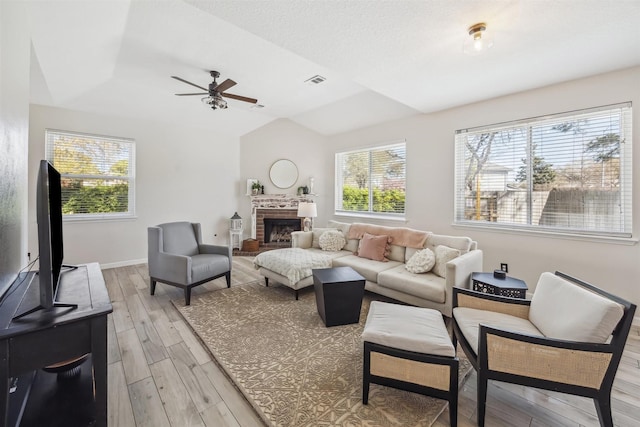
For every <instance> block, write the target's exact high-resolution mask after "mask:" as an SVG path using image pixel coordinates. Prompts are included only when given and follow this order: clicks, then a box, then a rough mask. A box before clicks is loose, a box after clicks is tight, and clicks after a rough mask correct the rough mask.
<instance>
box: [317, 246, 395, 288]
mask: <svg viewBox="0 0 640 427" xmlns="http://www.w3.org/2000/svg"><path fill="white" fill-rule="evenodd" d="M328 253H329V252H328ZM398 265H400V266H402V268H404V266H403V265H402V264H401V263H399V262H398V261H389V262H380V261H373V260H371V259H367V258H360V257H359V256H357V255H347V256H343V257H339V258H334V259H333V264H332V266H333V267H352V268H353V269H354V270H356V271H357V272H358V273H360V275H362V276H363V277H364V278H365V279H367V280H368V281H370V282H377V281H378V273H380V272H381V271H385V270H389V269H390V268H394V267H397V266H398Z"/></svg>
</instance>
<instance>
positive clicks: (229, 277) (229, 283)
mask: <svg viewBox="0 0 640 427" xmlns="http://www.w3.org/2000/svg"><path fill="white" fill-rule="evenodd" d="M224 277H225V279H227V288H230V287H231V272H230V271H227V274H225V275H224Z"/></svg>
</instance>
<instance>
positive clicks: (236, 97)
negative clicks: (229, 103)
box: [220, 93, 258, 104]
mask: <svg viewBox="0 0 640 427" xmlns="http://www.w3.org/2000/svg"><path fill="white" fill-rule="evenodd" d="M220 95H222V96H224V97H225V98H231V99H237V100H238V101H244V102H250V103H252V104H255V103H257V102H258V100H257V99H253V98H247V97H246V96H240V95H234V94H232V93H221V94H220Z"/></svg>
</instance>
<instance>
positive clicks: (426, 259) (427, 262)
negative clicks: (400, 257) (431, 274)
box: [404, 249, 436, 274]
mask: <svg viewBox="0 0 640 427" xmlns="http://www.w3.org/2000/svg"><path fill="white" fill-rule="evenodd" d="M435 263H436V255H435V254H434V253H433V251H432V250H431V249H422V250H420V251H418V252H416V253H415V254H413V256H412V257H411V258H409V261H407V263H406V264H405V266H404V268H406V269H407V271H408V272H409V273H416V274H418V273H426V272H428V271H431V269H432V268H433V266H434V265H435Z"/></svg>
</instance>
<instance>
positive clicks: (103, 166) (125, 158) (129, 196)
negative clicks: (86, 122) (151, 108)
mask: <svg viewBox="0 0 640 427" xmlns="http://www.w3.org/2000/svg"><path fill="white" fill-rule="evenodd" d="M45 136H46V153H47V154H46V156H47V160H49V162H51V164H52V165H53V166H54V167H55V168H56V169H57V170H58V172H60V174H61V175H62V213H63V215H64V217H65V219H70V218H73V219H108V218H123V217H131V216H133V215H134V213H135V212H134V200H135V199H134V191H135V141H133V140H131V139H125V138H115V137H110V136H98V135H88V134H80V133H74V132H66V131H58V130H50V129H47V130H46V135H45Z"/></svg>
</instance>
